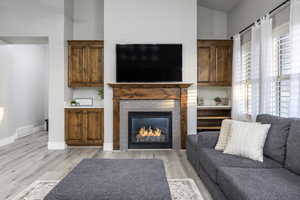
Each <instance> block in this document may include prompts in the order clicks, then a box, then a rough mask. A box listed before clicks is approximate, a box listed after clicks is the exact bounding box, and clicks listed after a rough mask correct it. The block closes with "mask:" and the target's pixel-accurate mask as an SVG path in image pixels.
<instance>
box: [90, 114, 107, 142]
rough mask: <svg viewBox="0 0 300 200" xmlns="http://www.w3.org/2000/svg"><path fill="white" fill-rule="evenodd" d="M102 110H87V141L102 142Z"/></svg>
mask: <svg viewBox="0 0 300 200" xmlns="http://www.w3.org/2000/svg"><path fill="white" fill-rule="evenodd" d="M103 121H104V120H103V112H102V111H101V112H98V111H88V112H87V143H89V144H99V145H100V144H103V132H104V129H103Z"/></svg>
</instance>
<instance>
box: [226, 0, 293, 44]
mask: <svg viewBox="0 0 300 200" xmlns="http://www.w3.org/2000/svg"><path fill="white" fill-rule="evenodd" d="M290 1H291V0H286V1H285V2H283V3H281V4H280V5H278V6H277V7H276V8H274V9H273V10H271V11H270V12H268V14H269V15H271V14H273V13H274V12H275V11H276V10H278V9H280V8H281V7H283V6H285V5H286V4H287V3H289V2H290ZM255 22H260V19H257V20H256V21H255ZM255 22H253V23H252V24H250V25H249V26H247V27H246V28H244V29H243V30H241V31H240V32H239V34H242V33H244V32H245V31H247V30H248V29H249V28H251V27H252V26H254V25H255ZM231 39H233V36H232V37H231Z"/></svg>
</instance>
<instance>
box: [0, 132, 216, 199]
mask: <svg viewBox="0 0 300 200" xmlns="http://www.w3.org/2000/svg"><path fill="white" fill-rule="evenodd" d="M47 141H48V137H47V134H46V133H45V132H41V133H37V134H33V135H30V136H27V137H24V138H22V139H19V140H17V141H16V142H15V143H13V144H10V145H7V146H4V147H1V148H0V199H1V200H4V199H12V198H13V197H14V196H15V195H17V194H18V193H19V192H21V191H22V190H24V189H25V188H26V187H28V186H29V185H30V184H32V183H33V182H34V181H36V180H59V179H61V178H63V177H64V176H65V175H66V174H67V173H68V172H69V171H70V170H72V169H73V168H74V167H75V166H76V165H77V164H78V163H79V162H80V161H81V160H82V159H84V158H112V159H113V158H135V159H139V158H157V159H161V160H163V161H164V163H165V168H166V173H167V177H168V178H192V179H194V181H195V182H196V184H197V185H198V187H199V190H200V192H201V193H202V195H203V199H204V200H211V199H212V198H211V196H210V194H209V193H208V192H207V190H206V188H205V186H204V185H203V183H202V182H201V180H200V179H199V177H198V176H197V174H196V172H195V171H194V169H193V168H192V166H191V165H190V163H189V162H188V161H187V158H186V152H185V151H171V150H161V151H150V150H149V151H142V150H140V151H129V152H103V151H102V150H101V149H97V148H69V149H66V150H64V151H49V150H48V149H47Z"/></svg>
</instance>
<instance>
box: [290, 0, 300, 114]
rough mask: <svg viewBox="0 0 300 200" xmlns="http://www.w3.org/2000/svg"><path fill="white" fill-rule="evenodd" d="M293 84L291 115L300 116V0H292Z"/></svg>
mask: <svg viewBox="0 0 300 200" xmlns="http://www.w3.org/2000/svg"><path fill="white" fill-rule="evenodd" d="M290 41H291V75H290V80H291V82H290V83H291V85H290V103H289V116H290V117H300V0H291V8H290Z"/></svg>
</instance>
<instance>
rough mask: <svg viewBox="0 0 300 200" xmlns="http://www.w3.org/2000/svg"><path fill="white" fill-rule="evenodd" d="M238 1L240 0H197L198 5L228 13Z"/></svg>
mask: <svg viewBox="0 0 300 200" xmlns="http://www.w3.org/2000/svg"><path fill="white" fill-rule="evenodd" d="M240 1H241V0H198V5H199V6H203V7H207V8H211V9H216V10H221V11H226V12H228V11H230V10H231V9H232V8H234V7H235V6H236V5H237V4H238V3H239V2H240Z"/></svg>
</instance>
